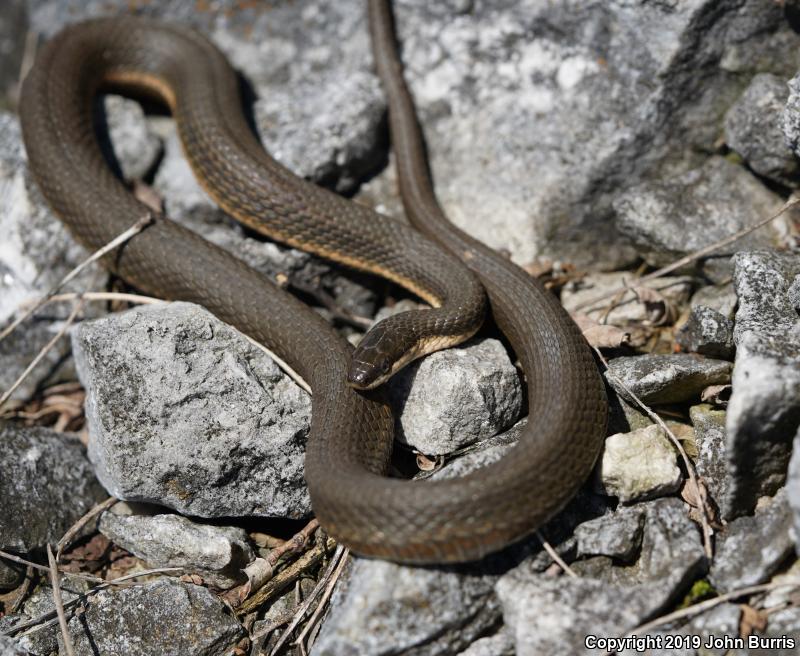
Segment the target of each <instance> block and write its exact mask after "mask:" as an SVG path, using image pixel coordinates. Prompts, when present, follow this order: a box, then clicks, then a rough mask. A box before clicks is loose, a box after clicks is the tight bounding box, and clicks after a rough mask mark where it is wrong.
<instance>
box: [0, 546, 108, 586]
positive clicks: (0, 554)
mask: <svg viewBox="0 0 800 656" xmlns="http://www.w3.org/2000/svg"><path fill="white" fill-rule="evenodd" d="M0 558H2V559H5V560H10V561H13V562H15V563H19V564H20V565H26V566H28V567H30V568H31V569H36V570H39V571H40V572H47V573H48V574H50V568H49V567H48V566H47V565H40V564H39V563H34V562H32V561H30V560H25V559H24V558H20V557H19V556H16V555H14V554H12V553H8V552H7V551H2V550H0ZM58 571H59V572H61V574H63V575H64V576H66V577H68V578H73V579H81V580H82V581H90V582H91V583H104V582H105V579H101V578H100V577H99V576H93V575H92V574H84V573H83V572H68V571H66V570H65V569H63V568H61V567H59V568H58Z"/></svg>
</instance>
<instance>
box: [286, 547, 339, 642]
mask: <svg viewBox="0 0 800 656" xmlns="http://www.w3.org/2000/svg"><path fill="white" fill-rule="evenodd" d="M349 554H350V551H349V550H348V549H345V550H344V551H343V552H342V555H341V556H340V558H339V564H338V565H336V569H335V570H334V572H333V574H332V576H331V577H330V580H329V581H328V582H327V584H326V585H325V592H324V593H323V594H322V599H320V600H319V603H318V604H317V607H316V609H314V614H313V615H312V616H311V617H310V618H309V620H308V622H306V625H305V626H304V627H303V630H302V631H301V632H300V635H299V636H297V640H295V641H294V644H296V645H299V646H300V649H301V650H302V651H305V650H304V649H303V641H304V640H305V637H306V635H308V632H309V631H311V629H313V628H314V627H315V626H316V624H317V622H318V621H319V617H320V615H322V611H324V610H325V608H326V606H327V603H328V599H330V597H331V594H332V593H333V588H334V587H335V586H336V583H337V581H338V580H339V579H340V578H341V576H342V572H344V567H345V565H347V556H348V555H349ZM288 633H289V632H288V631H287V632H286V633H285V634H284V635H288ZM281 637H283V636H281ZM310 647H311V645H309V648H310ZM276 651H277V647H276V648H275V649H273V650H272V653H273V654H274V653H275V652H276Z"/></svg>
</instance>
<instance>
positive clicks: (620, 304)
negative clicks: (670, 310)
mask: <svg viewBox="0 0 800 656" xmlns="http://www.w3.org/2000/svg"><path fill="white" fill-rule="evenodd" d="M636 284H637V283H636V277H635V276H634V275H632V274H631V273H630V272H628V271H616V272H613V273H590V274H588V275H586V276H585V277H583V278H582V279H581V280H579V281H577V282H575V283H568V284H567V285H565V286H564V288H563V289H562V291H561V304H562V305H563V306H564V307H565V308H566V309H567V310H568V311H569V312H576V311H579V312H583V313H585V314H588V315H589V316H590V317H592V318H594V319H600V318H601V317H604V321H605V322H607V323H611V324H615V325H626V324H628V323H638V322H644V321H647V320H648V319H649V318H650V316H649V313H648V311H647V307H646V306H645V304H644V303H642V302H640V301H639V300H638V299H637V296H636V294H634V293H633V292H625V293H624V294H623V295H622V297H621V298H620V299H619V300H618V301H617V300H616V299H615V302H614V304H613V309H612V310H611V311H610V312H608V316H606V312H607V311H608V308H609V304H610V302H611V301H610V299H608V298H607V299H605V300H604V301H600V302H599V303H597V304H595V305H590V306H588V307H586V308H583V309H581V310H578V308H579V307H581V306H582V305H584V304H585V303H588V302H590V301H592V299H594V298H597V297H599V296H603V295H605V294H608V293H611V292H613V291H614V290H617V289H619V288H620V287H624V286H626V285H628V286H636ZM644 286H645V287H647V288H648V289H652V290H653V291H655V292H657V293H658V294H660V295H661V296H662V297H663V298H664V300H665V301H666V302H667V303H669V304H670V305H671V306H673V307H675V308H681V307H683V306H684V305H686V304H687V302H688V301H689V294H690V293H691V291H692V279H691V278H689V277H688V276H665V277H663V278H659V279H658V280H654V281H652V282H649V283H647V284H646V285H644Z"/></svg>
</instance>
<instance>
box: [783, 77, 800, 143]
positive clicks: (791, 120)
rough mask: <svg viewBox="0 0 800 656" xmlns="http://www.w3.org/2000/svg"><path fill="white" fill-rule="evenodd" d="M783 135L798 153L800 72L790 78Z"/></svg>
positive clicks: (799, 139)
mask: <svg viewBox="0 0 800 656" xmlns="http://www.w3.org/2000/svg"><path fill="white" fill-rule="evenodd" d="M783 136H784V138H785V139H786V143H787V144H788V146H789V147H790V148H791V149H792V150H793V151H794V153H795V155H797V154H798V152H800V73H798V74H797V75H795V77H793V78H792V79H791V80H789V97H788V98H787V99H786V107H785V108H784V110H783Z"/></svg>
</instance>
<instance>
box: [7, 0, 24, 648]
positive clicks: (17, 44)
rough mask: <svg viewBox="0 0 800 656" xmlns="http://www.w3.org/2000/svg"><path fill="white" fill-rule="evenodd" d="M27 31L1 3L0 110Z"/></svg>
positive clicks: (19, 15)
mask: <svg viewBox="0 0 800 656" xmlns="http://www.w3.org/2000/svg"><path fill="white" fill-rule="evenodd" d="M27 33H28V12H27V6H26V0H9V1H8V2H5V3H3V11H2V12H0V110H6V109H10V108H12V107H13V106H14V105H16V101H17V95H18V92H19V89H18V85H19V79H20V71H21V66H22V57H23V55H24V54H25V37H26V36H27ZM0 651H1V650H0Z"/></svg>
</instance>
